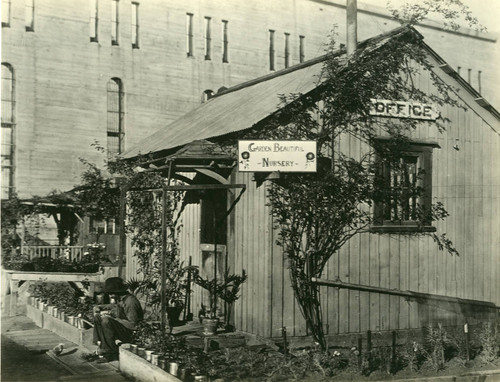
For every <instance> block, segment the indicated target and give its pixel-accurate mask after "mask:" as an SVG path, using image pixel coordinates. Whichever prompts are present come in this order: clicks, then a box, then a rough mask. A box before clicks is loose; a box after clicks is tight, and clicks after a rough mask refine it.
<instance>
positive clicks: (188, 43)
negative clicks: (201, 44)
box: [186, 13, 193, 57]
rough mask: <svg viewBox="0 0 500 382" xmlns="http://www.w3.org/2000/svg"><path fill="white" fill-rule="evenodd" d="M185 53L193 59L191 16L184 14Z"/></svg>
mask: <svg viewBox="0 0 500 382" xmlns="http://www.w3.org/2000/svg"><path fill="white" fill-rule="evenodd" d="M186 53H187V56H188V57H193V14H192V13H186Z"/></svg>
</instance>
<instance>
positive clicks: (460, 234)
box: [181, 71, 500, 337]
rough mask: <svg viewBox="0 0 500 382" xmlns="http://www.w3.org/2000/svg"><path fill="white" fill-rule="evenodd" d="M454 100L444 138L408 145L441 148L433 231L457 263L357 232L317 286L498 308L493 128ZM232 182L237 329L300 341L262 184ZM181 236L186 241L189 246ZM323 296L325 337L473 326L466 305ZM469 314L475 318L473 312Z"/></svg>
mask: <svg viewBox="0 0 500 382" xmlns="http://www.w3.org/2000/svg"><path fill="white" fill-rule="evenodd" d="M437 72H438V75H443V76H444V77H446V75H444V73H443V72H441V71H437ZM416 81H417V85H418V86H419V87H420V88H421V89H423V90H425V91H427V92H432V91H433V88H432V85H431V82H430V80H429V76H428V75H427V74H425V73H422V74H421V75H420V76H418V77H417V79H416ZM452 85H453V84H452ZM458 94H460V96H461V102H462V104H463V105H464V106H465V107H466V109H465V110H464V109H459V108H456V107H451V106H447V107H444V108H443V109H442V110H441V113H442V115H443V117H448V118H450V120H451V122H448V123H447V125H446V131H444V132H443V133H440V132H439V131H438V129H437V127H436V125H435V124H434V123H432V122H422V123H420V124H419V127H418V128H417V129H416V130H415V132H414V134H413V136H412V137H413V138H414V139H418V140H427V141H434V142H437V143H438V144H439V146H440V148H435V149H434V151H433V160H432V166H433V170H432V194H433V202H434V203H436V202H442V203H443V204H444V206H445V208H446V209H447V211H448V212H449V214H450V216H449V217H448V218H446V219H445V220H444V221H439V222H435V226H436V228H437V234H438V235H440V234H442V233H446V234H447V236H448V237H449V239H451V240H452V241H453V243H454V245H455V247H456V249H457V250H458V252H459V255H458V256H454V255H450V254H449V253H447V252H446V251H440V250H439V248H438V246H437V245H436V243H435V242H434V241H433V239H432V237H430V236H428V235H405V234H374V233H364V234H360V235H358V236H355V237H354V238H353V239H351V240H350V241H349V242H348V243H347V244H346V245H345V246H344V247H342V249H341V250H340V251H339V253H336V254H335V255H334V256H333V257H332V258H331V260H330V261H329V262H328V264H327V267H326V269H325V271H324V274H323V278H326V279H329V280H341V281H343V282H347V283H352V284H361V285H369V286H375V287H383V288H388V289H395V290H403V291H407V290H409V291H415V292H421V293H428V294H436V295H444V296H449V297H456V298H459V299H471V300H479V301H485V302H490V303H494V304H496V305H500V261H499V260H500V253H499V252H498V248H499V246H498V245H499V243H500V217H499V211H498V210H499V208H500V200H499V195H500V169H499V168H498V163H500V134H499V133H500V123H499V122H498V121H496V120H494V119H492V118H490V117H491V115H488V114H487V113H484V109H482V108H481V107H479V106H478V105H477V103H476V102H475V101H474V99H473V98H472V97H471V96H468V95H467V93H465V92H463V91H459V92H458ZM481 113H482V115H481ZM483 117H484V118H487V119H488V121H486V120H485V119H483ZM457 139H458V140H457ZM338 145H339V148H340V149H341V150H342V151H343V152H344V153H346V154H349V155H351V156H353V157H355V158H356V157H357V158H360V156H361V155H362V153H364V152H366V150H367V149H368V147H366V145H365V144H362V143H361V142H360V141H359V140H357V139H354V138H352V137H348V136H344V137H341V138H340V139H339V142H338ZM455 145H458V149H459V150H456V149H455V148H454V146H455ZM231 181H232V182H233V183H244V184H246V185H247V189H246V190H245V192H244V193H243V194H242V195H241V198H240V199H239V201H238V203H237V204H236V206H235V209H234V214H233V215H232V217H231V218H230V220H229V222H228V230H229V243H228V253H229V256H230V258H231V259H232V260H230V266H231V269H234V271H236V272H240V271H241V270H242V269H244V270H245V271H246V272H247V274H248V281H247V282H246V283H245V284H244V285H243V286H242V290H241V298H240V299H239V300H238V301H237V302H236V304H235V324H236V327H237V328H238V329H239V330H243V331H246V332H250V333H254V334H257V335H260V336H265V337H279V336H280V335H281V328H282V327H286V328H287V333H288V335H291V336H303V335H306V334H307V331H306V326H305V322H304V319H303V317H302V314H301V312H300V309H299V307H298V305H297V303H296V301H295V298H294V293H293V290H292V288H291V284H290V276H289V272H288V266H287V259H286V257H285V256H284V255H283V253H282V251H281V248H280V247H279V246H278V245H277V244H276V239H277V238H278V237H277V232H276V231H275V230H274V229H273V226H274V224H273V218H272V217H271V216H270V211H269V207H268V206H266V204H267V199H266V198H267V193H266V187H267V184H266V183H263V184H259V183H257V182H256V181H255V178H254V174H252V173H239V172H235V174H233V176H232V178H231ZM193 208H194V207H193ZM191 212H192V211H190V213H189V214H186V215H185V217H184V220H183V224H184V230H186V232H185V233H184V234H183V237H184V238H185V239H186V240H187V242H183V245H181V248H182V247H185V248H186V249H187V248H188V249H187V251H186V253H197V252H199V250H198V251H197V241H196V240H199V239H197V238H196V237H195V235H196V234H195V232H197V227H198V226H197V224H198V225H199V220H197V216H198V215H197V214H199V212H195V214H194V215H192V213H191ZM193 212H194V210H193ZM188 232H191V235H194V236H192V237H191V238H190V239H189V238H188V237H187V235H188ZM188 243H189V244H188ZM195 257H196V256H194V257H193V258H195ZM194 264H197V263H196V261H195V262H194ZM197 293H198V292H195V296H198V295H197ZM321 298H322V307H323V314H324V323H325V331H326V333H327V334H328V335H336V334H346V333H361V332H365V331H366V330H372V331H377V332H378V331H386V330H403V329H415V328H420V327H422V326H423V325H426V324H428V323H429V322H442V323H444V324H459V323H463V322H465V320H468V322H469V323H471V324H472V323H474V322H475V321H474V320H475V319H477V318H478V316H477V315H476V317H475V318H474V317H472V316H473V315H472V316H471V315H470V311H469V310H467V309H470V307H468V308H466V310H465V311H464V306H462V305H460V304H450V303H443V302H437V303H436V302H434V303H433V302H432V301H423V302H422V301H419V302H417V301H407V300H406V299H404V298H400V297H396V296H389V295H382V294H378V293H369V292H361V291H350V290H347V289H337V288H329V287H321ZM199 301H201V297H194V298H193V302H194V303H195V304H197V303H198V302H199ZM193 309H196V308H193ZM473 310H476V312H475V313H478V312H479V310H480V309H479V308H478V307H474V308H473Z"/></svg>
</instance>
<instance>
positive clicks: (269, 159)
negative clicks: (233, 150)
mask: <svg viewBox="0 0 500 382" xmlns="http://www.w3.org/2000/svg"><path fill="white" fill-rule="evenodd" d="M316 157H317V153H316V142H315V141H252V140H245V141H238V162H239V167H238V168H239V170H240V171H251V172H273V171H280V172H316Z"/></svg>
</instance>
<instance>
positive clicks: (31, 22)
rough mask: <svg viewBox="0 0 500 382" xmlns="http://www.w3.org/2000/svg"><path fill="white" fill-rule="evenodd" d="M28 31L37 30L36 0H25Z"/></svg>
mask: <svg viewBox="0 0 500 382" xmlns="http://www.w3.org/2000/svg"><path fill="white" fill-rule="evenodd" d="M25 1H26V3H25V12H26V25H25V26H26V32H34V31H35V0H25Z"/></svg>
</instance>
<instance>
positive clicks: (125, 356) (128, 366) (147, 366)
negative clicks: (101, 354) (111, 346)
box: [120, 344, 181, 382]
mask: <svg viewBox="0 0 500 382" xmlns="http://www.w3.org/2000/svg"><path fill="white" fill-rule="evenodd" d="M129 348H130V345H129V344H122V345H121V346H120V372H121V373H123V374H124V375H126V376H127V377H130V378H132V379H133V380H136V381H141V382H164V381H167V382H181V380H180V379H179V378H177V377H174V376H173V375H172V374H169V373H167V372H166V371H165V370H163V369H162V368H160V367H158V366H155V365H153V364H152V363H150V362H148V361H146V360H145V359H144V358H142V357H139V356H138V355H137V354H134V353H132V352H131V351H130V350H129Z"/></svg>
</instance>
